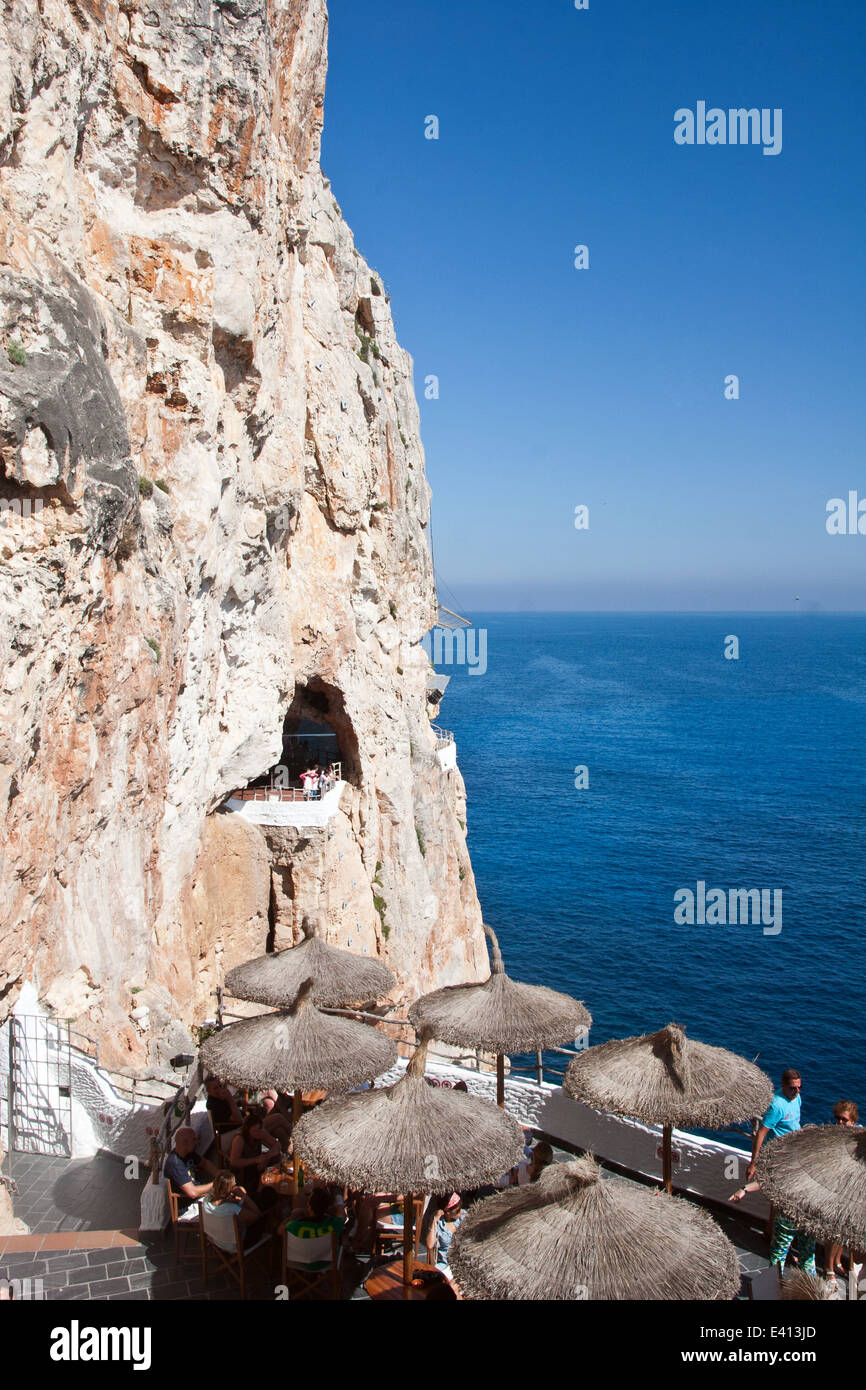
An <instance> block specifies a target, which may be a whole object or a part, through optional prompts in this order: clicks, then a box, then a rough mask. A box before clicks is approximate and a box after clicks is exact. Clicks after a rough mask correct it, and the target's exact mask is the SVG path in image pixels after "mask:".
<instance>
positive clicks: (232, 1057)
mask: <svg viewBox="0 0 866 1390" xmlns="http://www.w3.org/2000/svg"><path fill="white" fill-rule="evenodd" d="M314 985H315V982H314V981H313V980H311V979H308V980H304V981H303V982H302V984H301V986H300V988H299V990H298V994H297V998H296V1000H295V1002H294V1004H293V1005H292V1007H291V1009H288V1010H285V1011H281V1012H280V1013H273V1014H262V1015H260V1016H259V1017H258V1018H246V1019H244V1020H243V1021H242V1022H241V1023H232V1024H230V1025H229V1027H228V1028H222V1029H220V1031H219V1032H218V1033H214V1034H213V1035H212V1037H210V1038H208V1039H207V1040H206V1042H204V1043H202V1046H201V1060H202V1064H203V1065H204V1066H205V1067H206V1068H207V1070H208V1071H209V1072H212V1073H213V1074H214V1076H218V1077H219V1078H220V1080H221V1081H229V1082H231V1083H232V1085H234V1086H242V1087H243V1088H244V1090H265V1089H268V1088H269V1087H274V1089H275V1090H278V1091H293V1092H294V1105H293V1112H294V1119H295V1120H297V1119H298V1118H299V1117H300V1113H301V1095H302V1093H303V1092H304V1091H312V1090H316V1089H317V1088H319V1087H322V1088H324V1089H325V1090H328V1091H346V1090H348V1089H349V1087H350V1086H359V1085H360V1084H361V1083H362V1082H364V1081H372V1080H373V1079H374V1078H375V1077H377V1076H381V1074H382V1072H384V1071H387V1070H388V1068H389V1067H392V1066H393V1065H394V1063H395V1062H396V1060H397V1055H398V1052H397V1045H396V1043H394V1042H392V1041H391V1039H390V1038H386V1037H385V1035H384V1034H383V1033H380V1032H379V1031H378V1030H377V1029H376V1028H369V1027H367V1025H366V1024H363V1023H356V1022H354V1020H352V1019H348V1018H334V1017H333V1016H331V1015H330V1014H323V1013H321V1012H320V1011H319V1010H318V1009H317V1008H316V1007H315V1005H314V1003H313V1001H312V994H313V990H314Z"/></svg>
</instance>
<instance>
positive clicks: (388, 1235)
mask: <svg viewBox="0 0 866 1390" xmlns="http://www.w3.org/2000/svg"><path fill="white" fill-rule="evenodd" d="M426 1201H427V1199H426V1197H415V1198H413V1201H412V1215H413V1224H414V1228H415V1229H414V1237H413V1247H412V1248H413V1255H414V1258H415V1260H416V1262H417V1260H418V1249H419V1246H420V1243H421V1223H422V1217H423V1214H424V1207H425V1205H426ZM402 1249H403V1216H402V1211H401V1212H400V1220H399V1224H397V1223H396V1222H393V1221H379V1220H377V1221H376V1225H375V1227H374V1230H373V1264H374V1265H375V1264H376V1261H377V1260H378V1259H380V1258H384V1256H385V1253H386V1251H387V1252H390V1253H392V1254H399V1253H400V1252H401V1251H402ZM425 1258H426V1257H425Z"/></svg>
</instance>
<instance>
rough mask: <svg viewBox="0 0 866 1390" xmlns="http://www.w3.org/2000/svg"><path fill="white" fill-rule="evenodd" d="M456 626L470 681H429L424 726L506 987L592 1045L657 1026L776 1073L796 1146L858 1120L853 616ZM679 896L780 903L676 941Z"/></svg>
mask: <svg viewBox="0 0 866 1390" xmlns="http://www.w3.org/2000/svg"><path fill="white" fill-rule="evenodd" d="M473 620H474V624H475V627H476V629H479V630H480V629H484V630H486V632H487V670H486V672H485V673H484V674H483V675H481V674H478V675H471V674H470V673H469V670H468V668H467V667H466V666H459V665H456V664H455V665H448V664H442V663H439V665H438V669H439V670H440V671H444V672H446V673H447V674H450V675H451V676H452V680H451V683H450V685H449V687H448V690H447V692H446V695H445V698H444V700H443V702H442V706H441V710H440V718H439V722H440V723H441V724H442V725H443V726H445V727H446V728H450V729H453V731H454V733H455V735H456V739H457V754H458V761H459V764H460V768H461V771H462V773H463V776H464V778H465V781H466V788H467V800H468V828H469V840H468V843H469V850H470V854H471V856H472V864H473V868H474V871H475V877H476V880H477V885H478V893H479V897H480V899H481V905H482V908H483V911H484V917H485V920H486V921H487V922H488V923H489V925H490V926H492V927H493V928H494V930H496V931H497V933H498V935H499V938H500V944H501V946H502V949H503V954H504V956H505V964H506V969H507V970H508V972H509V973H510V974H511V975H512V976H514V977H515V978H518V979H522V980H526V981H528V982H530V983H533V984H545V985H550V986H551V987H553V988H556V989H561V990H564V991H566V992H567V993H570V994H573V995H575V996H576V997H577V998H579V999H582V1000H584V1002H585V1003H586V1004H587V1006H588V1008H589V1010H590V1012H591V1013H592V1015H593V1027H592V1031H591V1035H590V1039H589V1041H590V1043H591V1044H595V1043H599V1042H604V1041H606V1040H607V1039H608V1038H615V1037H627V1036H630V1035H632V1034H636V1033H643V1032H648V1031H652V1030H654V1029H656V1028H660V1027H662V1026H663V1025H664V1024H666V1023H669V1022H671V1021H674V1022H677V1023H681V1024H684V1025H685V1026H686V1027H687V1030H688V1032H689V1034H690V1035H691V1036H692V1037H694V1038H697V1039H699V1040H701V1041H703V1042H708V1043H714V1044H716V1045H718V1046H722V1047H728V1048H731V1049H732V1050H734V1051H736V1052H739V1053H741V1054H742V1055H744V1056H746V1057H748V1058H750V1059H755V1058H757V1060H758V1063H759V1065H760V1066H762V1067H763V1068H764V1069H765V1070H766V1071H768V1072H769V1073H770V1075H771V1076H772V1077H773V1079H774V1080H778V1077H779V1074H780V1073H781V1071H782V1070H783V1069H784V1068H785V1067H788V1066H795V1067H797V1068H798V1070H799V1071H800V1072H801V1073H802V1076H803V1121H804V1123H824V1122H827V1121H828V1120H829V1119H830V1109H831V1107H832V1105H833V1103H834V1102H835V1101H836V1100H839V1099H841V1098H843V1097H844V1098H846V1099H853V1100H856V1101H857V1103H858V1104H859V1106H860V1109H861V1118H862V1116H863V1115H864V1113H866V1065H864V1061H866V1020H864V979H863V973H864V971H863V967H864V950H863V941H864V931H866V855H864V825H866V616H863V615H860V614H852V615H824V614H821V615H812V614H807V613H803V614H792V615H790V616H789V615H783V614H769V615H760V614H735V615H724V614H722V615H717V614H694V615H692V614H675V615H674V614H632V613H628V614H584V613H576V614H566V613H552V614H541V613H518V614H504V613H491V614H486V615H485V614H473ZM729 635H735V636H737V637H738V639H739V659H738V660H726V659H725V657H724V654H723V653H724V646H725V638H726V637H728V636H729ZM470 655H472V649H471V648H470ZM578 766H585V767H586V768H587V771H588V779H589V785H588V786H587V787H585V788H583V789H577V788H576V787H575V768H576V767H578ZM698 880H703V881H704V882H705V883H706V885H707V890H708V891H709V889H710V888H712V887H718V888H724V889H726V890H727V889H730V888H767V889H781V890H782V930H781V932H780V933H778V934H777V935H765V934H764V932H763V930H762V927H761V925H759V924H754V923H749V924H737V925H725V926H709V925H698V924H697V923H696V924H695V925H691V926H689V925H677V924H676V923H675V921H674V894H675V892H676V891H677V890H678V889H680V888H691V889H692V890H693V891H695V890H696V885H697V882H698ZM549 1060H551V1061H553V1058H552V1057H550V1058H549Z"/></svg>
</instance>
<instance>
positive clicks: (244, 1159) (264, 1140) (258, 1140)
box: [229, 1109, 280, 1197]
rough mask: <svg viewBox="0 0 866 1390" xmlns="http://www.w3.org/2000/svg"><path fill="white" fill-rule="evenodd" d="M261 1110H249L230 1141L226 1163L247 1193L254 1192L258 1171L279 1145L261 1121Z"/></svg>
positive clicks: (271, 1160) (277, 1153)
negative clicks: (229, 1150) (229, 1165)
mask: <svg viewBox="0 0 866 1390" xmlns="http://www.w3.org/2000/svg"><path fill="white" fill-rule="evenodd" d="M262 1118H263V1117H262V1112H261V1110H258V1109H251V1110H249V1111H248V1113H247V1115H246V1116H245V1118H244V1122H243V1125H242V1126H241V1128H240V1130H239V1131H238V1133H237V1134H236V1135H235V1137H234V1139H233V1140H232V1146H231V1152H230V1154H229V1163H230V1164H231V1168H232V1172H233V1173H234V1175H235V1177H236V1178H237V1179H238V1180H239V1181H242V1182H243V1184H244V1186H245V1187H246V1188H247V1189H248V1191H249V1192H250V1194H251V1196H253V1197H255V1196H257V1195H258V1192H259V1188H260V1185H261V1184H260V1180H261V1176H262V1173H263V1172H264V1171H265V1169H266V1168H269V1167H270V1165H271V1164H272V1163H276V1162H277V1160H278V1159H279V1156H280V1146H279V1144H278V1143H277V1141H276V1139H274V1137H273V1136H272V1135H270V1134H268V1131H267V1130H266V1129H265V1127H264V1125H263V1124H262Z"/></svg>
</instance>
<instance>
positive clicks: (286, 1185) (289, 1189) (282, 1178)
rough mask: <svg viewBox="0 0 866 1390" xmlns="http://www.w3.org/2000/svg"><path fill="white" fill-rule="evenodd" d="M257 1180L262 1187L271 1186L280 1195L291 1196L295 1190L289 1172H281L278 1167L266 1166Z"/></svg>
mask: <svg viewBox="0 0 866 1390" xmlns="http://www.w3.org/2000/svg"><path fill="white" fill-rule="evenodd" d="M259 1182H260V1183H261V1185H262V1187H270V1188H273V1190H274V1192H277V1193H279V1195H280V1196H281V1197H291V1196H292V1194H293V1193H294V1190H295V1189H294V1187H293V1179H292V1175H291V1173H281V1172H280V1170H279V1168H266V1169H265V1171H264V1172H263V1173H262V1175H261V1177H260V1178H259Z"/></svg>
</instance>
